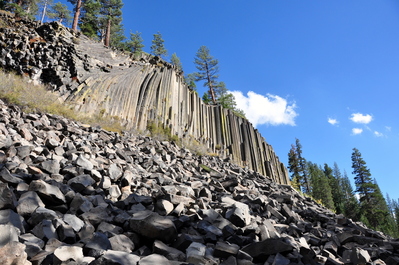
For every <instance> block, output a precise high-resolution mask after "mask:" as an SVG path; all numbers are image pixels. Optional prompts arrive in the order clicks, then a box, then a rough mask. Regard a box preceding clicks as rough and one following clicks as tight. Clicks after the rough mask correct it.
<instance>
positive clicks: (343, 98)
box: [123, 0, 399, 199]
mask: <svg viewBox="0 0 399 265" xmlns="http://www.w3.org/2000/svg"><path fill="white" fill-rule="evenodd" d="M123 24H124V28H125V31H126V35H127V36H128V35H129V32H130V31H132V32H136V31H139V32H141V33H142V37H143V39H144V44H145V48H144V50H145V51H147V52H150V46H151V40H152V39H153V34H154V33H157V32H158V31H159V32H160V33H161V34H162V36H163V39H164V40H165V43H164V44H165V47H166V49H167V50H168V54H169V57H168V58H167V59H169V58H170V55H172V54H173V53H176V54H177V56H178V57H179V58H180V60H181V62H182V64H183V68H184V71H185V73H191V72H194V71H195V70H196V69H195V66H194V64H193V61H194V57H195V53H196V52H197V50H198V48H199V47H200V46H201V45H205V46H207V47H208V48H209V49H210V51H211V55H213V56H214V57H215V58H217V59H218V60H219V67H220V77H219V80H220V81H224V82H225V83H226V87H227V88H228V89H229V90H231V91H234V94H235V95H236V98H237V103H238V105H239V106H240V107H241V108H243V109H244V111H245V112H246V114H247V117H248V118H249V119H250V121H251V122H252V123H253V124H254V125H255V126H256V128H258V129H259V131H260V132H261V134H262V135H263V136H264V137H265V139H266V141H267V142H268V143H269V144H271V145H272V146H273V148H274V149H275V151H276V153H277V155H278V156H279V157H280V160H281V161H283V162H284V163H285V164H287V160H288V159H287V154H288V152H289V149H290V145H291V144H293V143H295V138H298V139H299V140H300V142H301V144H302V147H303V155H304V157H305V158H306V159H307V160H309V161H312V162H314V163H317V164H321V165H322V164H324V163H327V164H329V165H330V166H331V167H332V166H333V164H334V162H336V163H337V164H338V166H339V168H340V169H341V171H342V172H343V171H344V170H346V172H347V174H348V176H349V178H350V179H351V180H352V181H353V175H352V174H351V172H352V168H351V153H352V149H353V148H354V147H356V148H357V149H359V151H360V152H361V153H362V157H363V159H364V160H365V161H366V163H367V166H368V168H369V169H370V171H371V174H372V177H374V178H376V180H377V182H378V184H379V186H380V188H381V190H382V192H383V193H384V195H385V194H386V193H389V195H390V197H391V198H394V199H397V198H399V192H398V187H399V184H398V179H399V171H398V170H396V168H395V165H396V163H398V162H399V156H398V150H399V119H398V115H399V104H398V103H397V100H398V97H399V90H398V87H399V2H398V1H396V0H378V1H377V0H373V1H370V0H361V1H360V0H353V1H346V0H334V1H316V0H311V1H308V0H302V1H264V0H248V1H236V0H233V1H222V0H216V1H215V0H213V1H211V0H201V1H187V0H171V1H131V0H125V1H124V8H123ZM197 87H198V91H199V93H200V94H201V95H202V93H203V92H204V91H205V88H203V87H202V84H197Z"/></svg>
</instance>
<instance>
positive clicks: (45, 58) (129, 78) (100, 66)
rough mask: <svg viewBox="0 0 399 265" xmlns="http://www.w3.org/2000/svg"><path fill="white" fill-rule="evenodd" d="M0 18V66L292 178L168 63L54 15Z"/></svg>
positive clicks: (243, 123) (135, 125) (80, 103)
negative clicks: (112, 44) (42, 19)
mask: <svg viewBox="0 0 399 265" xmlns="http://www.w3.org/2000/svg"><path fill="white" fill-rule="evenodd" d="M0 20H2V21H3V22H2V24H3V25H7V26H4V27H2V28H0V54H1V57H0V66H1V67H3V68H5V69H12V70H14V71H17V72H18V73H20V74H21V75H25V76H26V75H27V76H30V77H31V78H32V79H33V80H35V81H37V82H46V83H49V84H51V85H52V87H53V89H54V90H55V91H58V93H59V94H60V98H61V99H62V100H64V101H66V102H68V103H69V104H73V105H74V106H75V107H76V109H78V110H80V111H82V112H85V113H88V114H97V113H103V114H104V115H110V116H115V117H118V118H119V119H120V120H121V122H123V123H124V124H125V125H126V127H127V128H129V129H135V130H138V131H143V130H145V129H146V128H147V125H148V124H149V123H155V124H161V125H162V126H164V127H168V128H169V129H170V131H171V133H172V135H177V136H178V137H179V138H180V139H185V140H186V141H189V140H194V141H196V142H198V143H200V144H201V145H204V146H206V147H208V148H209V149H211V150H212V151H213V152H216V153H218V154H219V155H220V156H221V157H223V158H229V159H230V160H231V161H232V162H234V163H236V164H238V165H241V166H248V167H249V169H252V170H254V171H257V172H259V173H261V174H263V175H265V176H268V177H269V178H270V179H272V180H273V181H275V182H278V183H281V184H288V183H289V179H288V174H287V169H286V168H285V166H284V165H283V164H282V163H281V162H280V161H279V159H278V157H277V156H276V154H275V153H274V150H273V148H272V147H271V146H270V145H268V144H267V143H266V141H265V139H264V138H263V137H262V136H261V135H260V133H259V132H258V131H257V130H256V129H255V128H254V127H253V126H252V124H251V123H249V122H248V121H247V120H245V119H242V118H239V117H237V116H235V115H234V114H233V113H232V112H231V111H229V110H227V109H223V108H222V107H221V106H212V105H205V104H203V103H202V100H201V99H200V97H199V96H198V95H197V93H196V92H195V91H193V90H191V89H190V88H188V87H187V85H186V84H185V82H184V80H183V79H184V78H183V74H182V73H180V72H177V71H176V70H175V68H174V67H173V66H172V65H170V64H169V63H166V62H164V61H162V60H161V59H159V58H157V57H152V56H150V55H148V54H141V55H137V56H136V57H132V56H131V55H129V54H124V53H122V52H118V51H114V50H111V49H108V48H106V47H104V46H103V45H101V44H100V43H96V42H93V41H91V40H89V39H87V38H86V37H85V36H83V35H80V34H76V33H74V32H73V31H71V30H69V29H67V28H65V27H63V26H62V25H60V24H58V23H56V22H53V23H49V24H43V25H39V24H38V23H36V22H30V21H24V20H15V19H14V18H13V17H12V16H11V14H8V13H4V12H2V13H1V12H0ZM48 145H50V146H51V145H52V143H51V142H49V143H48ZM26 151H28V150H25V152H26ZM21 152H22V150H21ZM48 166H50V167H52V166H51V163H50V165H48ZM52 170H56V168H53V167H52Z"/></svg>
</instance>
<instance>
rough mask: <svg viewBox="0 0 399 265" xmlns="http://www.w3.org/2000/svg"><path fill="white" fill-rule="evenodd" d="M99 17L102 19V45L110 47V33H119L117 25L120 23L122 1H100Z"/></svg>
mask: <svg viewBox="0 0 399 265" xmlns="http://www.w3.org/2000/svg"><path fill="white" fill-rule="evenodd" d="M100 3H101V9H100V15H102V17H103V21H104V24H103V30H104V31H103V33H104V36H103V37H104V45H105V46H108V47H109V46H110V43H111V34H112V33H111V31H112V30H113V29H114V31H119V29H118V25H120V24H121V22H122V7H123V3H122V0H100Z"/></svg>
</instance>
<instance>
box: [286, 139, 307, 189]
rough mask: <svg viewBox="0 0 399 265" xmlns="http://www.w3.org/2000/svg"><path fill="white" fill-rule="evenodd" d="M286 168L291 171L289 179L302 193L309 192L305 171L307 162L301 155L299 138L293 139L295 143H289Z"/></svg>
mask: <svg viewBox="0 0 399 265" xmlns="http://www.w3.org/2000/svg"><path fill="white" fill-rule="evenodd" d="M288 169H289V171H290V173H291V181H294V183H295V184H294V185H295V186H297V187H298V188H299V189H300V190H302V191H303V192H304V193H310V190H311V189H310V185H311V183H310V181H309V176H308V172H307V162H306V159H305V158H304V157H302V145H301V143H300V141H299V139H295V145H291V149H290V151H289V153H288Z"/></svg>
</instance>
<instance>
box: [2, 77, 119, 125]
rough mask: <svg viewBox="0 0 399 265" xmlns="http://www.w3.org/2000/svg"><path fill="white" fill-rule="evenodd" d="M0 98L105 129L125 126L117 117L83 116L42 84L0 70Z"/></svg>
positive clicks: (26, 107)
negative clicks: (35, 83)
mask: <svg viewBox="0 0 399 265" xmlns="http://www.w3.org/2000/svg"><path fill="white" fill-rule="evenodd" d="M0 80H2V81H1V83H0V98H2V99H4V100H5V101H7V102H8V103H10V104H15V105H18V106H20V107H21V108H22V109H23V110H24V111H26V112H45V113H50V114H56V115H60V116H63V117H65V118H68V119H72V120H76V121H80V122H83V123H87V124H90V125H92V126H100V127H102V128H103V129H105V130H108V131H113V132H118V133H121V132H122V131H123V130H124V129H125V128H124V127H123V126H122V125H121V122H120V120H119V119H118V118H117V117H111V116H106V115H105V116H104V115H100V114H98V115H95V116H83V115H81V114H78V113H77V112H76V111H74V109H73V107H72V106H69V105H67V104H65V103H61V102H60V101H59V99H58V94H57V93H53V92H51V91H49V90H47V89H46V87H45V86H44V85H34V84H33V83H32V82H29V79H28V78H23V77H21V76H19V75H16V74H14V73H5V72H3V71H0Z"/></svg>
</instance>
